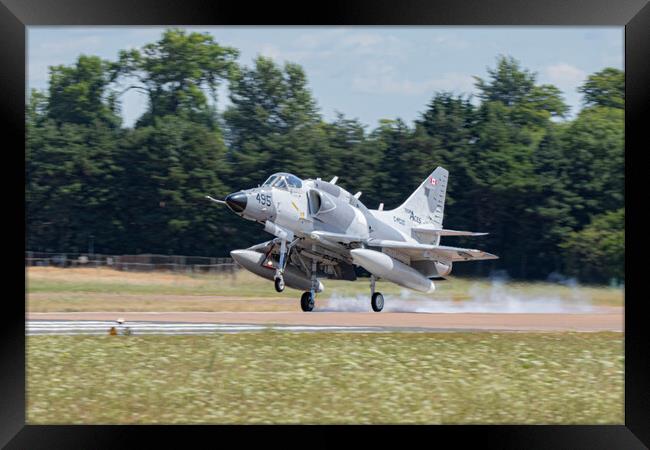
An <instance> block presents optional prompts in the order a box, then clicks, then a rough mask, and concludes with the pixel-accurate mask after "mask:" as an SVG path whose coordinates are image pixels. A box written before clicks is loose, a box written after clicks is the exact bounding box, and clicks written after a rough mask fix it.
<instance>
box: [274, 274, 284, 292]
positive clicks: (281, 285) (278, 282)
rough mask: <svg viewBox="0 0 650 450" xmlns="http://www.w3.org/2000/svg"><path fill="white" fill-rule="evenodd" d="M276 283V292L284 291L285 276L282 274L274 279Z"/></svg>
mask: <svg viewBox="0 0 650 450" xmlns="http://www.w3.org/2000/svg"><path fill="white" fill-rule="evenodd" d="M274 284H275V290H276V292H282V291H284V277H282V275H280V276H279V277H277V278H276V279H275V280H274Z"/></svg>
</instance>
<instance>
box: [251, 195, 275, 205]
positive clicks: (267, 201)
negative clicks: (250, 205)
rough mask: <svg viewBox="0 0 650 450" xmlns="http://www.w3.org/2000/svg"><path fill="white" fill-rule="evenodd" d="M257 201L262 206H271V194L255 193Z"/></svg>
mask: <svg viewBox="0 0 650 450" xmlns="http://www.w3.org/2000/svg"><path fill="white" fill-rule="evenodd" d="M255 198H256V199H257V202H258V203H259V204H260V205H262V206H271V194H260V193H259V192H258V193H257V197H255Z"/></svg>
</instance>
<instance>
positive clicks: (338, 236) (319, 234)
mask: <svg viewBox="0 0 650 450" xmlns="http://www.w3.org/2000/svg"><path fill="white" fill-rule="evenodd" d="M309 237H311V238H312V239H314V240H316V241H320V240H323V239H324V240H326V241H330V242H345V243H346V244H349V243H350V242H360V241H361V239H360V238H359V236H357V235H353V234H343V233H331V232H329V231H312V232H311V233H310V234H309Z"/></svg>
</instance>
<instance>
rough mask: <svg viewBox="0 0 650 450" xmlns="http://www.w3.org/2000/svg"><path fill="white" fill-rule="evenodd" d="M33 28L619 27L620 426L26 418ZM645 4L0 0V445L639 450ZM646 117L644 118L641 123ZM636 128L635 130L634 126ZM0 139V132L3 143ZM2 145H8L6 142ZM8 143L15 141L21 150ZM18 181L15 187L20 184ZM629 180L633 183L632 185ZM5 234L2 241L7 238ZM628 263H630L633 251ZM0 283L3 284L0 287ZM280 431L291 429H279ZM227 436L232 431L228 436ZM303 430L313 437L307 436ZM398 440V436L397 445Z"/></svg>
mask: <svg viewBox="0 0 650 450" xmlns="http://www.w3.org/2000/svg"><path fill="white" fill-rule="evenodd" d="M32 25H574V26H575V25H577V26H581V25H585V26H586V25H590V26H602V25H618V26H625V83H626V120H625V136H626V143H625V148H626V150H625V168H626V169H625V170H626V173H625V190H626V223H625V227H626V230H625V232H626V240H627V242H633V243H634V245H628V248H627V252H626V290H625V293H626V295H625V425H620V426H570V425H566V426H461V425H458V426H420V427H408V426H396V427H335V428H336V429H335V430H332V429H331V427H315V428H311V427H283V426H280V427H267V426H254V427H248V426H247V427H224V426H178V427H171V426H170V427H167V426H55V425H51V426H36V425H26V424H25V308H24V306H25V305H24V303H21V302H20V301H18V300H17V299H19V298H20V296H22V297H23V298H25V290H24V287H25V286H24V285H23V286H22V287H21V286H19V283H18V280H20V279H25V273H24V272H22V273H20V274H19V273H18V272H19V261H20V260H21V259H23V258H24V251H25V246H24V244H23V245H21V244H20V241H19V240H18V239H16V238H14V237H13V236H14V235H15V236H18V235H20V228H21V227H22V228H23V230H24V229H25V221H26V216H25V208H24V193H20V192H19V191H20V190H19V189H18V188H17V186H21V185H23V186H24V181H25V170H24V169H25V161H24V144H25V141H24V137H25V136H24V133H25V124H24V118H25V116H24V112H25V109H24V108H25V84H26V78H25V61H26V27H28V26H32ZM649 30H650V5H648V3H647V0H623V1H620V0H619V1H616V2H612V1H608V0H591V1H585V0H547V1H545V2H539V1H538V2H532V1H521V0H519V1H517V0H498V1H495V0H492V1H488V0H484V1H480V0H472V1H467V0H465V1H453V0H444V1H436V2H432V1H426V0H401V1H399V2H395V1H392V2H389V1H386V0H380V1H370V0H355V1H350V0H348V1H329V2H323V3H318V4H306V3H305V4H297V3H296V4H291V3H285V4H277V3H275V2H259V3H248V2H246V3H245V2H225V1H220V0H212V1H209V2H208V1H200V0H185V1H183V2H177V3H171V2H167V1H162V0H158V1H154V0H147V1H140V2H137V3H134V2H130V1H126V0H112V1H110V2H108V1H104V2H100V1H89V0H83V1H82V0H56V1H46V0H0V80H1V83H0V87H1V92H2V96H1V97H0V114H1V119H2V122H0V123H2V129H3V137H4V141H5V146H3V147H4V150H5V151H4V155H3V156H4V157H5V158H7V156H9V157H10V161H7V163H6V164H5V173H4V176H3V177H2V178H3V183H4V184H5V186H4V188H3V190H2V191H1V192H2V193H3V197H4V199H3V200H5V201H4V202H3V204H4V205H5V206H6V205H7V203H8V202H7V201H6V199H7V198H10V199H12V200H15V201H16V203H15V204H16V208H17V209H18V208H20V205H23V208H22V211H23V214H22V215H21V216H20V218H19V216H18V214H14V213H13V211H11V212H7V213H6V214H5V219H4V223H5V225H8V226H9V227H8V228H7V229H6V231H5V234H4V236H5V248H7V246H6V244H9V247H8V248H9V249H10V250H8V251H7V250H5V252H4V253H5V260H6V261H8V262H10V264H9V267H8V269H6V270H5V272H4V273H5V274H6V275H7V277H6V279H7V280H10V281H11V283H13V285H12V287H13V286H16V287H15V289H16V291H17V292H16V293H14V292H12V291H13V289H12V291H10V292H11V295H7V296H6V297H5V299H4V304H5V307H4V308H3V313H2V322H1V323H2V325H1V327H0V333H1V334H0V336H1V340H0V348H1V352H0V358H1V362H0V405H2V406H0V445H5V444H6V445H7V448H21V449H23V448H29V449H37V448H59V447H65V448H105V447H112V448H115V447H127V446H132V445H133V444H134V443H137V442H138V441H139V440H140V439H144V441H142V442H143V443H145V445H146V446H147V447H150V446H154V445H159V444H163V446H178V445H187V444H189V443H198V442H200V441H201V440H203V439H206V442H209V443H212V444H215V443H216V444H219V443H226V442H227V438H228V437H236V438H237V439H238V440H239V442H238V443H233V444H230V445H241V444H242V443H244V444H248V443H250V440H251V437H252V436H253V434H251V433H249V432H250V431H253V430H254V431H257V432H262V433H264V434H267V435H276V434H277V433H282V434H285V436H284V438H283V440H282V443H283V444H285V443H291V442H296V443H298V444H299V445H313V443H316V444H317V445H328V444H329V445H331V446H333V445H340V442H341V436H342V435H341V434H340V431H341V428H343V429H344V431H346V434H348V433H350V432H353V433H354V432H363V433H364V435H365V436H364V439H365V438H367V437H372V438H374V439H378V440H385V439H386V438H388V437H393V438H396V439H398V440H399V441H402V440H403V439H407V440H406V441H403V442H412V443H414V444H415V442H416V440H417V441H419V442H423V443H430V444H431V445H435V444H436V443H439V442H445V441H447V439H450V441H449V442H453V443H454V446H458V445H461V446H462V445H463V444H467V443H470V442H473V443H478V444H479V445H481V446H488V447H490V446H494V447H499V448H573V449H576V448H590V449H595V448H603V449H605V448H607V449H613V448H626V449H633V448H647V447H646V446H648V445H650V414H649V411H650V407H649V406H650V390H649V389H648V385H649V383H648V380H650V371H649V365H650V364H649V360H648V347H649V343H650V339H649V336H648V328H649V327H648V326H647V325H646V324H645V321H646V320H647V317H648V315H647V314H644V312H645V311H646V309H645V307H644V303H645V302H646V299H645V298H643V294H642V291H641V290H640V289H641V288H642V285H641V283H640V278H641V275H640V272H641V271H642V270H643V269H644V265H643V264H642V263H638V264H632V263H630V261H635V260H637V259H636V258H635V256H639V257H640V256H641V252H642V249H641V246H640V245H639V243H641V242H642V241H641V239H643V235H642V228H641V227H642V226H643V221H644V218H643V217H642V208H640V206H642V205H643V201H644V200H647V195H646V194H645V190H644V187H643V185H642V184H641V181H642V179H643V178H642V177H643V176H644V173H643V172H642V171H644V169H645V166H644V164H643V161H642V160H641V158H642V151H643V150H644V149H645V148H646V147H647V144H645V145H644V143H645V142H646V141H647V139H645V133H644V132H645V128H647V123H648V119H647V114H645V113H646V112H647V109H648V106H649V105H650V98H649V96H648V91H649V83H648V81H649V80H650V61H649V60H648V55H650V38H649V37H650V36H649V35H650V33H649ZM644 119H645V120H644ZM644 125H645V126H644ZM7 138H9V139H7ZM9 143H11V144H9ZM19 149H23V151H22V152H21V151H20V150H19ZM21 183H23V184H21ZM635 183H636V184H637V187H634V184H635ZM10 236H11V237H10ZM638 261H641V259H640V258H638ZM7 284H9V283H7ZM288 428H290V429H288ZM235 434H236V435H237V436H234V435H235ZM313 434H317V435H318V438H317V439H315V436H313ZM399 441H398V442H399Z"/></svg>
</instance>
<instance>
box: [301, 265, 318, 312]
mask: <svg viewBox="0 0 650 450" xmlns="http://www.w3.org/2000/svg"><path fill="white" fill-rule="evenodd" d="M316 268H317V267H316V261H312V263H311V289H310V290H309V291H307V292H303V294H302V296H301V297H300V308H301V309H302V310H303V311H304V312H309V311H312V310H313V309H314V302H315V300H316V290H317V289H318V279H317V278H316Z"/></svg>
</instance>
